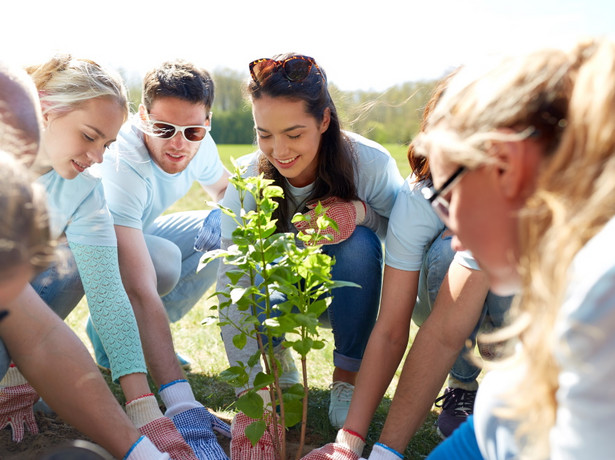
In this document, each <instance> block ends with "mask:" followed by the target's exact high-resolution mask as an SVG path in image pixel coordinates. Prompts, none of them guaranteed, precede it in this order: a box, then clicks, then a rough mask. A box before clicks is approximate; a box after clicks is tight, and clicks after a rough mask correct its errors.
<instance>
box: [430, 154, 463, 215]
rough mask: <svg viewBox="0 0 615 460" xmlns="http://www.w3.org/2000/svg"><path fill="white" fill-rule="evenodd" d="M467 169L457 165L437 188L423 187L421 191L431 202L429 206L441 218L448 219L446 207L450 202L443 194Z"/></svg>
mask: <svg viewBox="0 0 615 460" xmlns="http://www.w3.org/2000/svg"><path fill="white" fill-rule="evenodd" d="M467 171H468V168H466V167H465V166H459V168H457V170H456V171H455V172H454V173H453V174H452V175H451V177H449V178H448V179H447V180H446V181H445V182H444V184H442V187H440V189H439V190H435V189H434V188H433V187H424V188H423V189H422V190H421V193H422V194H423V196H424V197H425V199H426V200H427V201H429V203H430V204H431V207H432V208H433V210H434V211H435V213H436V214H437V215H438V216H439V217H440V219H442V220H446V219H448V215H449V214H448V208H449V206H450V203H449V202H448V200H447V199H446V198H444V196H445V195H446V194H447V193H448V192H450V191H451V189H452V188H453V187H454V186H455V185H456V184H457V183H458V182H459V181H460V180H461V178H462V177H463V174H464V173H466V172H467Z"/></svg>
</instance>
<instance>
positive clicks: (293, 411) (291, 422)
mask: <svg viewBox="0 0 615 460" xmlns="http://www.w3.org/2000/svg"><path fill="white" fill-rule="evenodd" d="M282 398H283V399H284V424H285V425H286V426H287V427H291V426H295V425H296V424H297V423H299V422H301V418H302V417H303V399H296V398H289V397H288V396H287V395H286V394H284V395H283V396H282Z"/></svg>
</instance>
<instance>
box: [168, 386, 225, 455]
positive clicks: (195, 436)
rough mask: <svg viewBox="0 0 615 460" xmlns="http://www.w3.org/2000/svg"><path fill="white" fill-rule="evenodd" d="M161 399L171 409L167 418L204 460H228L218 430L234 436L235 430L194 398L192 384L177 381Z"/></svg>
mask: <svg viewBox="0 0 615 460" xmlns="http://www.w3.org/2000/svg"><path fill="white" fill-rule="evenodd" d="M160 397H161V398H162V401H163V402H164V404H165V405H166V407H167V410H166V412H165V415H166V416H167V417H169V418H170V419H171V420H173V423H174V424H175V426H176V427H177V429H178V431H179V432H180V433H181V435H182V436H183V437H184V439H185V440H186V442H187V443H188V444H189V445H190V447H192V449H193V450H194V452H195V453H196V456H197V457H198V458H199V459H201V460H205V459H207V460H210V459H211V460H228V457H227V455H226V453H225V452H224V449H222V446H220V444H219V443H218V438H217V437H216V434H215V433H214V431H217V432H218V433H220V434H222V435H224V436H226V437H229V438H230V437H231V429H230V427H229V426H228V424H227V423H224V422H223V421H222V420H220V419H219V418H218V417H216V416H215V415H213V414H211V413H210V412H209V411H208V410H207V409H206V408H205V407H204V406H203V405H202V404H201V403H200V402H198V401H197V400H196V399H195V398H194V394H193V393H192V389H191V388H190V384H189V383H188V382H187V381H186V380H177V381H175V382H172V383H170V384H167V385H164V386H163V387H162V389H161V391H160Z"/></svg>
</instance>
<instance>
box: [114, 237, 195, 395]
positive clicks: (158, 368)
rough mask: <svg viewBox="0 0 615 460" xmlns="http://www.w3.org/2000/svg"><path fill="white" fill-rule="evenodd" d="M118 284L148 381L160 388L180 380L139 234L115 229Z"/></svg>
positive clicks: (153, 280) (142, 241)
mask: <svg viewBox="0 0 615 460" xmlns="http://www.w3.org/2000/svg"><path fill="white" fill-rule="evenodd" d="M115 233H116V235H117V246H118V257H119V262H120V273H121V275H122V281H123V283H124V287H125V289H126V293H127V294H128V298H129V299H130V303H131V304H132V308H133V309H134V313H135V318H136V319H137V324H138V326H139V334H140V336H141V343H142V344H143V353H144V354H145V360H146V362H147V364H148V368H149V370H150V373H151V375H152V378H153V379H154V381H155V382H156V385H157V386H158V387H160V385H163V384H165V383H169V382H171V381H173V380H178V379H182V378H184V374H183V372H182V370H181V368H180V366H179V363H178V361H177V357H176V356H175V349H174V347H173V337H172V336H171V329H170V327H169V318H168V316H167V313H166V310H165V308H164V305H163V303H162V300H161V299H160V296H159V295H158V289H157V281H156V272H155V270H154V265H153V263H152V260H151V257H150V255H149V251H148V250H147V246H146V244H145V238H144V236H143V232H142V231H141V230H139V229H135V228H130V227H122V226H120V225H116V226H115Z"/></svg>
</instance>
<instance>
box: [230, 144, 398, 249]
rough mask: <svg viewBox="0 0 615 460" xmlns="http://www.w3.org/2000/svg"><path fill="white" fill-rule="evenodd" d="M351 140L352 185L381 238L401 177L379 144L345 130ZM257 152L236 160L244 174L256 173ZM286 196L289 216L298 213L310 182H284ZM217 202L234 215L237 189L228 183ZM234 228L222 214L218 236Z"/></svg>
mask: <svg viewBox="0 0 615 460" xmlns="http://www.w3.org/2000/svg"><path fill="white" fill-rule="evenodd" d="M346 135H347V136H348V137H349V139H350V140H351V142H352V145H353V148H354V150H355V153H356V155H357V166H356V169H355V184H356V188H357V195H358V196H359V199H360V200H361V201H363V202H365V203H367V204H368V205H369V206H370V207H371V208H372V209H373V210H374V211H375V212H376V214H377V215H378V216H380V219H379V222H378V228H374V229H373V230H374V231H375V232H376V233H377V234H378V236H380V238H381V239H384V236H385V235H386V227H387V220H388V217H389V216H390V215H391V209H392V208H393V203H394V202H395V197H396V196H397V192H398V191H399V188H400V187H401V185H402V183H403V178H402V177H401V174H400V173H399V169H398V168H397V163H395V159H394V158H393V157H391V154H390V153H389V152H388V151H387V150H386V149H385V148H384V147H382V146H381V145H380V144H378V143H376V142H373V141H371V140H369V139H366V138H365V137H362V136H360V135H358V134H354V133H346ZM260 154H261V153H260V151H257V152H255V153H252V154H250V155H247V156H244V157H242V158H240V159H239V163H240V164H242V165H247V167H248V169H247V171H246V173H245V174H244V176H246V177H252V176H256V175H257V160H258V156H259V155H260ZM288 185H289V187H288V191H289V194H290V196H286V197H285V199H287V200H290V201H291V202H292V203H293V205H294V206H293V207H294V210H293V207H291V211H293V212H291V213H290V215H291V216H292V215H294V214H295V212H299V211H301V210H302V209H303V207H304V205H305V202H306V201H305V200H306V199H307V198H308V197H309V195H310V193H311V192H312V189H313V184H310V185H307V186H306V187H300V188H298V187H293V186H291V185H290V184H288ZM221 204H222V205H223V206H225V207H227V208H230V209H231V210H232V211H233V212H234V213H235V215H239V211H240V210H241V202H240V200H239V194H238V192H237V189H235V187H233V186H232V184H231V185H229V187H228V188H227V189H226V193H225V195H224V199H223V200H222V201H221ZM255 206H256V205H255V203H254V199H253V197H252V196H251V195H250V194H248V195H247V196H246V199H245V202H244V205H243V208H244V209H245V210H246V211H251V210H253V209H254V208H255ZM236 227H237V225H236V223H235V221H233V219H231V218H230V217H229V216H227V215H226V214H223V215H222V238H226V239H229V240H230V239H231V238H232V235H233V231H234V230H235V228H236Z"/></svg>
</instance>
